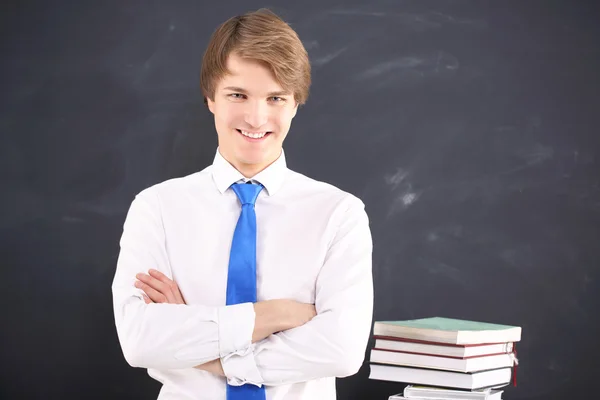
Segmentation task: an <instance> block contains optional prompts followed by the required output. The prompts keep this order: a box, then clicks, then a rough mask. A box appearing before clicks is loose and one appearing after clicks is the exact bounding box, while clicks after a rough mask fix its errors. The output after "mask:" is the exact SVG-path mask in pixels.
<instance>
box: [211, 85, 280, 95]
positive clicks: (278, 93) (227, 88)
mask: <svg viewBox="0 0 600 400" xmlns="http://www.w3.org/2000/svg"><path fill="white" fill-rule="evenodd" d="M223 90H231V91H233V92H239V93H243V94H248V91H247V90H245V89H243V88H241V87H237V86H227V87H226V88H223ZM290 94H291V93H290V92H286V91H285V90H280V91H278V92H269V93H267V96H268V97H271V96H289V95H290Z"/></svg>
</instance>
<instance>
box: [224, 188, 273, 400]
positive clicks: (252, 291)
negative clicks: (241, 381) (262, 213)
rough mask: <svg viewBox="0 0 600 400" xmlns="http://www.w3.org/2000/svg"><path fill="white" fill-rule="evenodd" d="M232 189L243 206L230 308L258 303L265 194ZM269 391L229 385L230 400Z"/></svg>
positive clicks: (255, 398) (251, 399)
mask: <svg viewBox="0 0 600 400" xmlns="http://www.w3.org/2000/svg"><path fill="white" fill-rule="evenodd" d="M231 188H232V189H233V191H234V192H235V194H236V195H237V197H238V199H239V200H240V203H241V204H242V212H241V214H240V217H239V219H238V222H237V225H236V227H235V231H234V233H233V241H232V242H231V253H230V255H229V272H228V274H227V305H231V304H239V303H247V302H251V303H255V302H256V213H255V212H254V203H255V202H256V198H257V197H258V194H259V193H260V191H261V190H262V188H263V187H262V186H261V185H254V184H243V183H235V184H233V185H231ZM265 399H266V394H265V387H264V386H263V387H258V386H255V385H252V384H245V385H242V386H231V385H229V384H228V385H227V400H265Z"/></svg>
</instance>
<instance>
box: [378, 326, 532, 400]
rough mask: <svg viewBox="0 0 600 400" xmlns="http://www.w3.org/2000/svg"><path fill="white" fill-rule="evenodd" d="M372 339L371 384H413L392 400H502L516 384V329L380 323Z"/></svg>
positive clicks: (519, 331)
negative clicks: (507, 388) (373, 344)
mask: <svg viewBox="0 0 600 400" xmlns="http://www.w3.org/2000/svg"><path fill="white" fill-rule="evenodd" d="M373 333H374V336H375V346H374V348H373V349H372V350H371V356H370V368H371V372H370V375H369V378H370V379H377V380H385V381H395V382H402V383H406V384H409V386H407V387H406V388H405V390H404V392H403V394H402V395H396V396H392V397H390V399H403V398H407V399H440V400H443V399H456V400H458V399H473V400H492V399H493V400H499V399H501V394H502V391H501V390H497V388H500V387H503V386H506V385H508V384H510V382H511V378H513V382H515V381H514V379H515V376H514V373H513V372H514V371H513V368H514V367H515V365H516V362H517V359H516V349H515V343H516V342H518V341H520V340H521V328H520V327H518V326H509V325H499V324H492V323H485V322H475V321H466V320H459V319H451V318H441V317H434V318H424V319H415V320H408V321H376V322H375V325H374V330H373ZM416 385H419V386H416Z"/></svg>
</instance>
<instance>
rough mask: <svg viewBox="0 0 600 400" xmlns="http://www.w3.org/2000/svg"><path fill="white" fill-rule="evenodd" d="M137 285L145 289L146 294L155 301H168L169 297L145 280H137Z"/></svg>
mask: <svg viewBox="0 0 600 400" xmlns="http://www.w3.org/2000/svg"><path fill="white" fill-rule="evenodd" d="M135 287H136V288H138V289H141V290H143V291H144V292H145V293H146V295H147V296H148V297H149V298H150V300H152V301H153V302H155V303H168V300H167V297H166V296H165V295H164V294H162V293H161V292H159V291H158V290H156V289H154V288H152V287H151V286H149V285H147V284H146V283H144V282H141V281H136V282H135Z"/></svg>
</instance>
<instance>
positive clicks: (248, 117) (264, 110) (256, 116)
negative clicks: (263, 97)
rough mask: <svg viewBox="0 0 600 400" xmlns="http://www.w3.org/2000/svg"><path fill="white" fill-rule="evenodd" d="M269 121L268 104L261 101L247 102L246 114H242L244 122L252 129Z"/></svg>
mask: <svg viewBox="0 0 600 400" xmlns="http://www.w3.org/2000/svg"><path fill="white" fill-rule="evenodd" d="M268 119H269V110H268V104H266V103H263V102H262V101H249V102H248V105H247V108H246V112H245V113H244V120H245V121H246V123H247V124H248V125H250V126H252V127H253V128H260V127H261V126H263V125H264V124H266V123H267V120H268Z"/></svg>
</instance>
